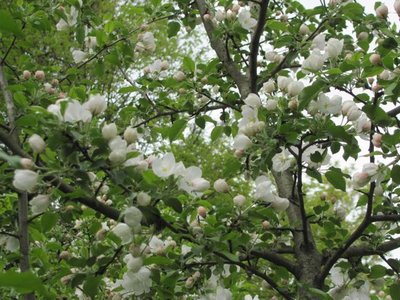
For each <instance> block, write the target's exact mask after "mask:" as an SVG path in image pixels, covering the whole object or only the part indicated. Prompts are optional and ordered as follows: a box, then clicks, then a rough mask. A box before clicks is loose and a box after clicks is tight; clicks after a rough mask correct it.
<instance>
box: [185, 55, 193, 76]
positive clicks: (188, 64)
mask: <svg viewBox="0 0 400 300" xmlns="http://www.w3.org/2000/svg"><path fill="white" fill-rule="evenodd" d="M195 67H196V64H195V63H194V61H193V60H192V59H191V58H190V57H187V56H186V57H184V58H183V69H184V70H186V71H188V72H194V69H195Z"/></svg>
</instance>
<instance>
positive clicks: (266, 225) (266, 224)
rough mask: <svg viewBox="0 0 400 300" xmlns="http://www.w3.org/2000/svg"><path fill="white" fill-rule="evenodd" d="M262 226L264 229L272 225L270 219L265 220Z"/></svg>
mask: <svg viewBox="0 0 400 300" xmlns="http://www.w3.org/2000/svg"><path fill="white" fill-rule="evenodd" d="M261 226H262V228H263V229H264V230H268V229H269V228H270V227H271V224H270V223H269V222H268V221H263V222H262V223H261Z"/></svg>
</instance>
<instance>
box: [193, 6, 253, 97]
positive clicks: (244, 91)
mask: <svg viewBox="0 0 400 300" xmlns="http://www.w3.org/2000/svg"><path fill="white" fill-rule="evenodd" d="M196 4H197V7H198V9H199V11H200V15H201V19H202V21H203V25H204V28H205V30H206V32H207V35H208V38H209V40H210V44H211V47H212V48H213V49H214V51H215V53H216V54H217V56H218V58H219V59H220V60H221V62H222V63H223V65H224V66H225V69H226V70H227V72H228V74H229V75H230V76H231V77H232V79H233V81H234V82H235V83H236V85H237V87H238V88H239V91H240V94H241V95H242V97H246V96H247V95H248V94H249V92H250V88H249V84H248V80H247V78H246V76H244V75H243V74H242V73H241V72H240V70H239V69H238V68H237V65H236V64H235V62H234V61H232V60H231V59H230V57H229V54H228V52H227V50H226V47H225V43H224V42H223V41H222V40H220V39H218V38H217V37H216V36H215V34H214V24H213V22H212V20H205V19H204V15H205V14H207V12H208V7H207V4H206V1H205V0H196Z"/></svg>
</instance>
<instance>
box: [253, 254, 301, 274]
mask: <svg viewBox="0 0 400 300" xmlns="http://www.w3.org/2000/svg"><path fill="white" fill-rule="evenodd" d="M250 255H252V256H255V257H258V258H262V259H265V260H268V261H269V262H272V263H273V264H275V265H277V266H281V267H285V268H286V269H287V270H288V271H289V272H290V273H292V274H293V275H294V276H296V277H297V275H298V269H297V266H296V265H295V264H294V263H293V262H291V261H289V260H288V259H286V258H284V257H283V256H282V255H279V254H277V253H275V252H273V251H256V250H253V251H251V252H250Z"/></svg>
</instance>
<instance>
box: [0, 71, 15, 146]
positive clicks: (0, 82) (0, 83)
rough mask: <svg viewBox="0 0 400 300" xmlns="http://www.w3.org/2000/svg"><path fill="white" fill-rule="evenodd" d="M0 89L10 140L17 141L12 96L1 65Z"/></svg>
mask: <svg viewBox="0 0 400 300" xmlns="http://www.w3.org/2000/svg"><path fill="white" fill-rule="evenodd" d="M0 88H1V91H2V93H3V96H4V100H5V102H6V107H7V115H8V123H9V127H10V128H11V132H12V134H10V138H12V139H14V140H15V141H17V139H18V135H17V134H16V127H15V106H14V102H13V99H12V95H11V93H10V91H9V90H8V84H7V79H6V77H5V74H4V68H3V65H2V64H0Z"/></svg>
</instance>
